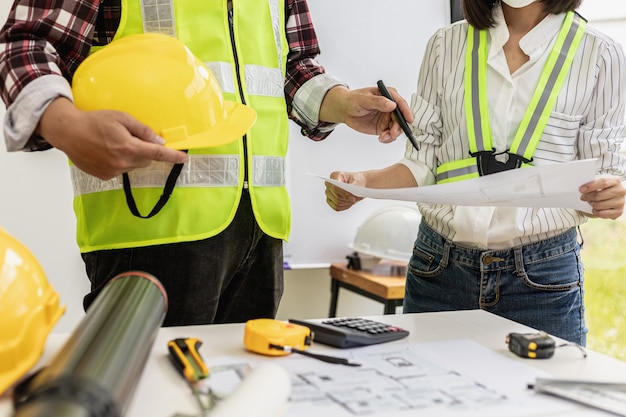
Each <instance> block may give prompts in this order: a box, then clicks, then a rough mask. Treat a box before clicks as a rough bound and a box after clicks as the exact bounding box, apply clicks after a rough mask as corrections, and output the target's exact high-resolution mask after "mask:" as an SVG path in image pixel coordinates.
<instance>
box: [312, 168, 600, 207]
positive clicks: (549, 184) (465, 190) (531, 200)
mask: <svg viewBox="0 0 626 417" xmlns="http://www.w3.org/2000/svg"><path fill="white" fill-rule="evenodd" d="M312 175H315V174H312ZM316 176H317V177H319V178H321V179H322V180H324V181H328V182H330V183H331V184H334V185H336V186H337V187H339V188H342V189H344V190H346V191H348V192H350V193H352V194H354V195H355V196H357V197H367V198H375V199H383V200H400V201H414V202H419V203H435V204H452V205H459V206H502V207H559V208H572V209H576V210H579V211H582V212H585V213H591V206H590V205H589V203H587V202H585V201H581V200H580V192H579V191H578V188H579V187H580V186H581V185H583V184H585V183H587V182H589V181H593V180H594V179H595V159H586V160H582V161H573V162H568V163H559V164H551V165H543V166H537V167H530V168H521V169H516V170H511V171H504V172H500V173H497V174H491V175H486V176H483V177H479V178H474V179H470V180H465V181H457V182H452V183H447V184H438V185H429V186H424V187H414V188H393V189H374V188H367V187H360V186H356V185H351V184H346V183H343V182H340V181H336V180H332V179H330V178H326V177H323V176H320V175H316Z"/></svg>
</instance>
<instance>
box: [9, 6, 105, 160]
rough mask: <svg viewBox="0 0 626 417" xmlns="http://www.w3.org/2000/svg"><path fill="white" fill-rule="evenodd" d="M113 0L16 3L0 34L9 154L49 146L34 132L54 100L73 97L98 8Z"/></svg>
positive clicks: (89, 43)
mask: <svg viewBox="0 0 626 417" xmlns="http://www.w3.org/2000/svg"><path fill="white" fill-rule="evenodd" d="M114 1H115V0H114ZM109 2H110V1H109V0H75V1H64V0H17V1H16V2H15V4H14V5H13V7H12V9H11V10H10V12H9V15H8V18H7V21H6V23H5V25H4V27H3V28H2V30H1V31H0V80H1V81H2V83H1V84H0V95H1V97H2V100H3V101H4V103H5V104H6V106H7V115H6V118H5V123H4V132H5V140H6V143H7V150H9V151H15V150H26V151H29V150H30V151H35V150H45V149H48V148H50V145H49V144H48V143H47V142H46V141H45V140H44V139H43V138H42V137H40V136H38V135H37V134H35V133H34V130H35V128H36V126H37V123H38V121H39V119H40V117H41V115H42V114H43V112H44V111H45V108H46V107H47V105H48V104H49V103H50V102H51V101H52V100H54V99H55V98H58V97H67V98H71V87H70V81H71V77H72V74H73V73H74V71H75V70H76V68H77V67H78V65H79V64H80V63H81V62H82V61H83V60H84V59H85V58H86V57H87V55H88V54H89V50H90V47H91V43H92V37H93V31H94V24H95V20H96V16H97V15H98V13H97V12H98V8H99V6H101V5H103V3H109ZM104 8H105V9H106V6H105V7H104ZM21 93H23V94H21ZM16 101H18V103H16ZM14 103H16V104H18V105H15V106H12V105H13V104H14Z"/></svg>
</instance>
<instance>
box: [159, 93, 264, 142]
mask: <svg viewBox="0 0 626 417" xmlns="http://www.w3.org/2000/svg"><path fill="white" fill-rule="evenodd" d="M224 111H225V113H226V116H225V117H224V120H223V121H222V123H220V124H219V125H216V126H214V127H213V128H211V130H209V131H206V132H202V133H198V134H196V135H192V136H189V137H187V138H186V139H183V140H178V141H171V142H170V141H167V143H166V145H165V146H167V147H168V148H172V149H177V150H187V149H201V148H212V147H215V146H221V145H226V144H228V143H230V142H233V141H235V140H237V139H239V138H241V137H242V136H243V135H244V134H246V132H248V130H250V128H251V127H252V126H253V125H254V123H255V122H256V119H257V113H256V111H255V110H254V109H253V108H251V107H249V106H245V105H243V104H239V103H235V102H232V101H224Z"/></svg>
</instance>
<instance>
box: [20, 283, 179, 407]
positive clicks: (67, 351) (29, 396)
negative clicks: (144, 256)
mask: <svg viewBox="0 0 626 417" xmlns="http://www.w3.org/2000/svg"><path fill="white" fill-rule="evenodd" d="M166 312H167V294H166V293H165V290H164V289H163V286H162V285H161V283H160V282H159V280H158V279H157V278H155V277H154V276H152V275H150V274H148V273H145V272H139V271H131V272H126V273H123V274H120V275H118V276H116V277H115V278H113V279H112V280H111V281H109V283H108V284H107V285H106V286H105V287H104V288H103V290H102V292H101V293H100V294H99V295H98V297H97V298H96V299H95V300H94V302H93V304H92V305H91V307H90V308H89V310H88V311H87V313H86V315H85V317H84V318H83V320H81V322H80V323H79V325H78V326H77V327H76V329H75V330H74V332H73V333H72V335H71V336H70V338H69V340H68V341H67V342H66V343H65V345H64V346H63V347H62V348H61V349H60V350H59V352H58V353H57V354H56V356H55V357H54V358H53V359H52V361H51V362H50V364H49V365H48V366H47V367H45V368H44V369H43V370H41V371H40V372H39V373H37V374H35V376H33V377H32V378H31V380H30V381H28V382H27V383H25V384H24V386H23V387H22V388H20V389H19V390H18V392H16V394H17V398H16V404H15V408H16V411H15V417H44V416H63V417H118V416H122V415H124V412H125V411H126V409H127V406H128V405H129V403H130V400H131V398H132V395H133V393H134V391H135V388H136V387H137V383H138V382H139V379H140V377H141V373H142V372H143V369H144V367H145V364H146V362H147V360H148V356H149V354H150V351H151V349H152V345H153V343H154V339H155V337H156V335H157V332H158V330H159V328H160V327H161V325H162V323H163V319H164V318H165V314H166Z"/></svg>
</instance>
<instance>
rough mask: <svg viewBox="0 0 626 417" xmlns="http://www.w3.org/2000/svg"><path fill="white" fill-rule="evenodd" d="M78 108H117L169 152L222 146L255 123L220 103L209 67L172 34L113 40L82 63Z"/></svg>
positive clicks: (241, 109)
mask: <svg viewBox="0 0 626 417" xmlns="http://www.w3.org/2000/svg"><path fill="white" fill-rule="evenodd" d="M72 93H73V95H74V103H75V105H76V107H78V108H79V109H81V110H85V111H91V110H104V109H109V110H119V111H123V112H126V113H128V114H130V115H131V116H133V117H135V118H136V119H137V120H139V121H140V122H142V123H144V124H145V125H147V126H149V127H150V128H151V129H152V130H154V131H155V132H156V133H157V134H158V135H160V136H161V137H162V138H163V139H165V142H166V146H168V147H170V148H173V149H196V148H207V147H213V146H219V145H224V144H226V143H229V142H232V141H233V140H236V139H238V138H240V137H242V136H243V135H244V134H245V133H246V132H247V131H248V130H249V129H250V128H251V127H252V125H253V124H254V122H255V121H256V112H255V111H254V110H253V109H252V108H251V107H248V106H245V105H243V104H239V103H235V102H232V101H227V100H224V98H223V96H222V90H221V88H220V86H219V84H218V82H217V80H216V79H215V76H214V75H213V74H212V73H211V71H210V70H209V68H208V67H207V66H206V65H205V64H204V63H202V62H201V61H200V60H199V59H198V58H196V57H195V56H194V55H193V54H192V53H191V52H190V51H189V49H187V47H185V45H184V44H183V43H182V42H180V41H179V40H177V39H176V38H173V37H171V36H167V35H162V34H156V33H144V34H136V35H129V36H125V37H123V38H120V39H117V40H114V41H113V42H111V43H110V44H109V45H107V46H105V47H104V48H102V49H101V50H99V51H97V52H95V53H94V54H92V55H90V56H89V57H87V59H85V60H84V61H83V62H82V63H81V64H80V65H79V67H78V69H77V70H76V73H75V74H74V78H73V81H72Z"/></svg>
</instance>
